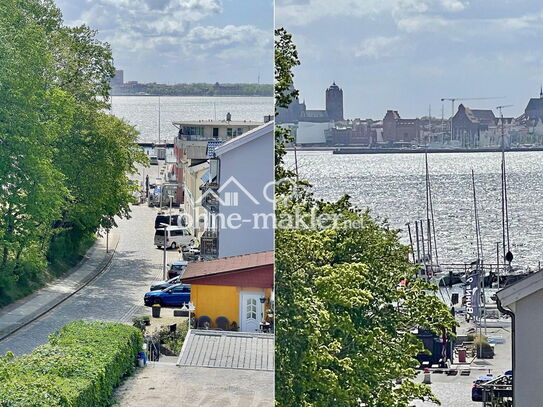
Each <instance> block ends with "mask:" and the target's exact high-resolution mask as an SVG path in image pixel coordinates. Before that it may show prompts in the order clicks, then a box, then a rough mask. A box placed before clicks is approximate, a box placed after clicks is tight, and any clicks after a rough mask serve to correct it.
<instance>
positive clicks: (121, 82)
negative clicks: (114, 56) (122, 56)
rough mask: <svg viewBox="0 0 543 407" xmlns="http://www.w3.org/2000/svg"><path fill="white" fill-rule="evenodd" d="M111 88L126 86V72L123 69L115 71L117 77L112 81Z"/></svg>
mask: <svg viewBox="0 0 543 407" xmlns="http://www.w3.org/2000/svg"><path fill="white" fill-rule="evenodd" d="M110 84H111V86H122V85H124V71H123V70H122V69H117V70H115V76H114V77H113V78H112V79H111V82H110Z"/></svg>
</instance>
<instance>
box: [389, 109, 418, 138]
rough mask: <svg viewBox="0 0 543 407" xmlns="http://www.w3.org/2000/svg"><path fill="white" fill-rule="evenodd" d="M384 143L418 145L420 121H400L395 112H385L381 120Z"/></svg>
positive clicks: (398, 115)
mask: <svg viewBox="0 0 543 407" xmlns="http://www.w3.org/2000/svg"><path fill="white" fill-rule="evenodd" d="M383 142H384V143H393V144H396V143H410V144H412V143H417V144H418V143H420V120H419V119H402V118H401V117H400V114H399V113H398V111H397V110H387V112H386V114H385V117H384V118H383Z"/></svg>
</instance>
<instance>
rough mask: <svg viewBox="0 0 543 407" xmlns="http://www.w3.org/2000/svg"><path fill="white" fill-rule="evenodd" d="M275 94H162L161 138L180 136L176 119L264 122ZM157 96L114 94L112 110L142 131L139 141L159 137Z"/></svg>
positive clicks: (271, 109)
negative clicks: (226, 95)
mask: <svg viewBox="0 0 543 407" xmlns="http://www.w3.org/2000/svg"><path fill="white" fill-rule="evenodd" d="M273 103H274V101H273V97H189V96H162V97H160V128H161V131H160V133H161V138H162V139H167V140H169V141H171V140H172V139H173V138H174V137H175V136H176V135H177V129H176V128H175V127H174V126H173V125H172V122H173V121H181V120H210V119H215V118H216V119H218V120H223V119H225V118H226V113H228V112H230V113H231V114H232V120H251V121H263V120H264V116H266V115H270V114H273V111H274V107H273ZM158 104H159V98H158V96H113V98H112V112H113V114H115V115H116V116H118V117H121V118H123V119H125V120H126V121H128V122H129V123H130V124H132V125H134V126H136V128H137V129H138V130H139V132H140V133H141V134H140V137H139V138H140V141H143V142H152V141H156V140H158Z"/></svg>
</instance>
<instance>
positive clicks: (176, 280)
mask: <svg viewBox="0 0 543 407" xmlns="http://www.w3.org/2000/svg"><path fill="white" fill-rule="evenodd" d="M180 282H181V279H180V278H179V276H177V277H174V278H170V279H169V280H167V281H157V282H155V283H153V284H152V285H151V287H150V290H151V291H157V290H164V289H165V288H168V287H171V286H172V285H175V284H179V283H180Z"/></svg>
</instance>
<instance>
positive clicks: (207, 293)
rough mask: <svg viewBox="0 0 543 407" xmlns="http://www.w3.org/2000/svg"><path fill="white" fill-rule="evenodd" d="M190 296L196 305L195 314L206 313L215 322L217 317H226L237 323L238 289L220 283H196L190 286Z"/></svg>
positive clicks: (201, 314)
mask: <svg viewBox="0 0 543 407" xmlns="http://www.w3.org/2000/svg"><path fill="white" fill-rule="evenodd" d="M190 298H191V301H192V303H193V304H194V306H195V307H196V311H195V313H196V316H197V317H201V316H204V315H207V316H208V317H209V318H211V320H212V321H213V325H214V324H215V319H216V318H217V317H226V318H228V321H230V323H232V321H236V323H237V324H238V325H239V290H238V288H237V287H228V286H222V285H197V284H192V285H191V287H190Z"/></svg>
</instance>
